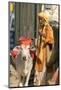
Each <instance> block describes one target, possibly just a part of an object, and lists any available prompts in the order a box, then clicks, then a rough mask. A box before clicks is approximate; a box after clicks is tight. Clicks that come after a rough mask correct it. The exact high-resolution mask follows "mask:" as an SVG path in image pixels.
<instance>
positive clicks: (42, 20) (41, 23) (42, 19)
mask: <svg viewBox="0 0 61 90" xmlns="http://www.w3.org/2000/svg"><path fill="white" fill-rule="evenodd" d="M39 24H40V26H44V25H45V19H44V18H42V17H41V18H39Z"/></svg>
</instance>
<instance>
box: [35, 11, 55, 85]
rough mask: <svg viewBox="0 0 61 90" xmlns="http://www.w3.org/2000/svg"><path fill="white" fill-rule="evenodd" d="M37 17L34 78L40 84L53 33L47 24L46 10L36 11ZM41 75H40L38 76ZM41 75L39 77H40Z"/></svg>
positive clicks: (52, 43)
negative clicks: (37, 36) (37, 33)
mask: <svg viewBox="0 0 61 90" xmlns="http://www.w3.org/2000/svg"><path fill="white" fill-rule="evenodd" d="M38 19H39V30H38V32H39V38H38V45H37V51H36V57H37V58H36V65H35V71H36V73H35V75H36V76H38V77H39V78H37V77H36V79H34V82H35V80H37V79H38V80H37V81H38V84H37V85H42V80H43V77H44V74H43V73H45V71H46V63H48V62H49V59H50V56H51V53H52V49H53V48H52V47H53V45H54V35H53V29H52V27H51V26H50V25H49V16H48V15H47V14H46V12H40V13H38ZM40 75H41V76H40ZM40 77H41V78H40Z"/></svg>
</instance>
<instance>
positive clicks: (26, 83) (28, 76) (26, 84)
mask: <svg viewBox="0 0 61 90" xmlns="http://www.w3.org/2000/svg"><path fill="white" fill-rule="evenodd" d="M31 70H32V66H31V68H30V70H29V72H28V75H27V77H26V82H25V85H24V86H28V82H29V78H30V74H31Z"/></svg>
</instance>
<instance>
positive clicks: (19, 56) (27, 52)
mask: <svg viewBox="0 0 61 90" xmlns="http://www.w3.org/2000/svg"><path fill="white" fill-rule="evenodd" d="M31 46H32V40H31V39H29V38H24V37H21V38H20V45H19V46H16V47H15V48H14V49H13V50H12V51H11V53H10V55H11V56H12V59H13V62H14V64H15V66H16V71H17V72H18V78H19V85H18V86H20V87H22V86H28V83H29V78H30V74H31V70H32V67H33V58H34V54H33V51H34V50H35V48H34V47H31Z"/></svg>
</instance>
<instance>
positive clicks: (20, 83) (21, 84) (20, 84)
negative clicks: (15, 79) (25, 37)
mask: <svg viewBox="0 0 61 90" xmlns="http://www.w3.org/2000/svg"><path fill="white" fill-rule="evenodd" d="M22 81H23V80H22V78H21V76H20V82H19V86H20V87H23V82H22Z"/></svg>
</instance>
